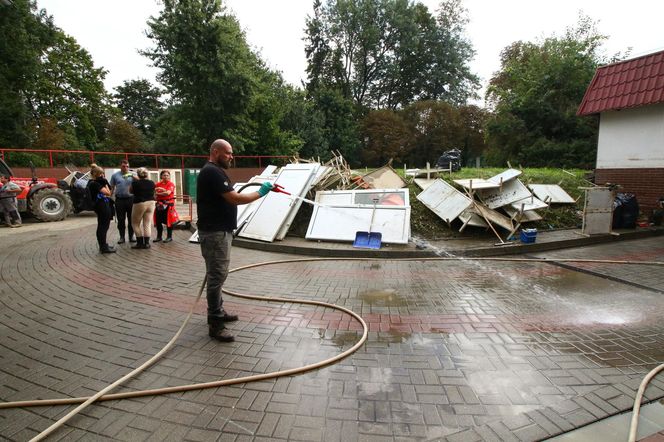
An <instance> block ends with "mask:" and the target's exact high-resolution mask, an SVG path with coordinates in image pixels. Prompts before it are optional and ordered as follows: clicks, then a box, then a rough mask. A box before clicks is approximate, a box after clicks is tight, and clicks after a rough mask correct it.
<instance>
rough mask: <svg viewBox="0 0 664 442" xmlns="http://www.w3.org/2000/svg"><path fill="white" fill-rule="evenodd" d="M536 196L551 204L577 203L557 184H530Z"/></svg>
mask: <svg viewBox="0 0 664 442" xmlns="http://www.w3.org/2000/svg"><path fill="white" fill-rule="evenodd" d="M528 187H529V188H530V190H532V192H533V193H534V194H535V196H536V197H537V198H539V199H541V200H542V201H546V202H548V203H549V204H551V203H553V204H574V203H575V202H576V201H575V200H574V198H572V197H571V196H570V195H569V194H568V193H567V192H565V191H564V190H563V188H562V187H560V186H559V185H557V184H529V185H528Z"/></svg>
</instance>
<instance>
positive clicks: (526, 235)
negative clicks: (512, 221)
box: [519, 229, 537, 243]
mask: <svg viewBox="0 0 664 442" xmlns="http://www.w3.org/2000/svg"><path fill="white" fill-rule="evenodd" d="M519 238H520V239H521V242H523V243H533V242H535V240H536V239H537V229H521V234H520V235H519Z"/></svg>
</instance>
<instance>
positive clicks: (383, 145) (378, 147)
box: [362, 109, 411, 166]
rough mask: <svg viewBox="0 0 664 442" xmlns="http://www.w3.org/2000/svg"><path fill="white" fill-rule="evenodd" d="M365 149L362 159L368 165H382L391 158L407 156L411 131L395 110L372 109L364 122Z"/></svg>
mask: <svg viewBox="0 0 664 442" xmlns="http://www.w3.org/2000/svg"><path fill="white" fill-rule="evenodd" d="M362 135H363V137H364V149H363V150H362V159H363V161H364V164H365V165H367V166H382V165H384V164H386V163H387V162H388V161H390V160H391V159H394V160H403V159H405V157H406V154H407V153H408V152H407V149H408V142H409V140H410V139H411V131H410V128H409V127H408V125H407V123H406V122H405V121H404V120H403V118H402V117H401V116H400V115H399V114H398V113H397V112H395V111H392V110H389V109H385V110H377V111H371V112H369V114H368V115H367V116H366V117H365V118H364V121H363V123H362Z"/></svg>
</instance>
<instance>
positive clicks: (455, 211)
mask: <svg viewBox="0 0 664 442" xmlns="http://www.w3.org/2000/svg"><path fill="white" fill-rule="evenodd" d="M417 199H418V200H420V201H421V202H422V204H424V205H425V206H427V207H428V208H429V209H431V210H432V211H433V212H434V213H435V214H436V215H438V216H439V217H440V218H441V219H442V220H443V221H445V222H447V223H451V222H452V221H453V220H454V219H455V218H456V217H458V216H459V215H461V213H463V211H464V210H466V209H467V208H468V207H470V206H471V205H472V204H473V202H472V201H471V199H470V198H468V197H467V196H466V195H464V194H463V193H461V192H459V191H458V190H456V189H455V188H454V187H452V186H451V185H449V184H448V183H446V182H445V181H443V180H441V179H437V180H435V181H434V182H433V184H432V185H431V186H429V187H428V188H427V189H426V190H424V191H423V192H422V193H420V194H419V195H417Z"/></svg>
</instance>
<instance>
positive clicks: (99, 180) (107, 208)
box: [87, 164, 115, 253]
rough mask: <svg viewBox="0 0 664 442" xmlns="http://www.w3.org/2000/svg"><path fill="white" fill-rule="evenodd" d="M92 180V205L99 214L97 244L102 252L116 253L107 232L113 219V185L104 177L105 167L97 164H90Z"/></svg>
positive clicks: (88, 189) (90, 186) (89, 185)
mask: <svg viewBox="0 0 664 442" xmlns="http://www.w3.org/2000/svg"><path fill="white" fill-rule="evenodd" d="M90 177H91V178H90V181H88V186H87V191H88V193H89V195H90V198H92V207H93V209H94V211H95V213H96V214H97V244H99V251H100V252H101V253H115V249H114V248H113V247H111V246H109V245H108V243H107V242H106V233H107V232H108V227H109V226H110V225H111V219H113V212H112V209H111V204H112V203H111V186H110V185H109V184H108V181H107V180H106V178H105V177H104V169H102V168H101V167H99V166H97V165H96V164H91V165H90Z"/></svg>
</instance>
